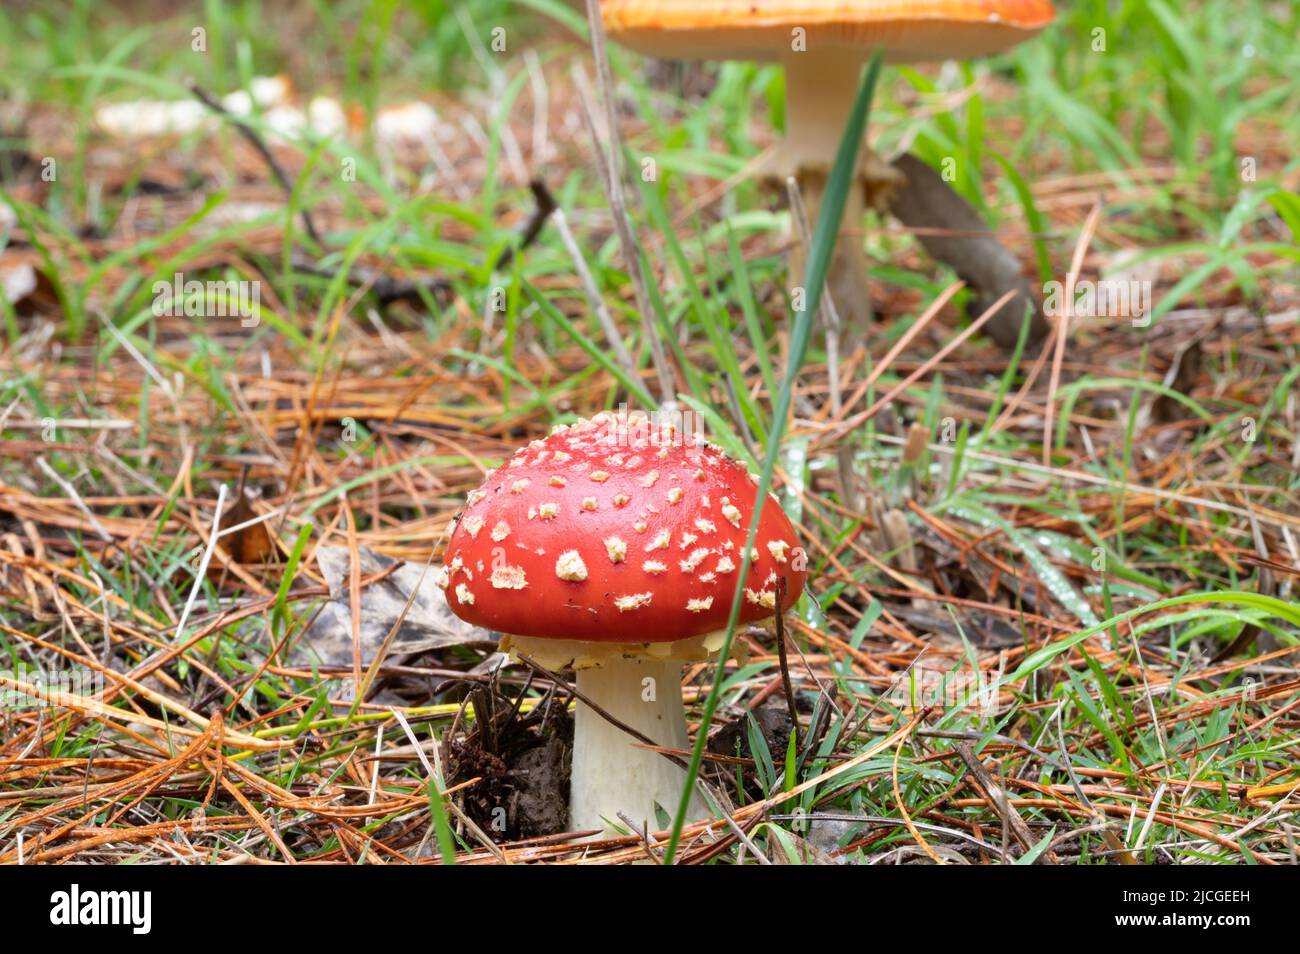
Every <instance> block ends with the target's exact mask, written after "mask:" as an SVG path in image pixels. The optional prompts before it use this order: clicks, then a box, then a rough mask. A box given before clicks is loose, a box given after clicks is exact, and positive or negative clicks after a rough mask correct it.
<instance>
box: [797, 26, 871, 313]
mask: <svg viewBox="0 0 1300 954" xmlns="http://www.w3.org/2000/svg"><path fill="white" fill-rule="evenodd" d="M861 72H862V59H861V57H860V56H858V55H856V54H853V53H848V52H838V51H826V50H819V51H808V52H802V53H791V54H790V55H789V56H787V57H786V60H785V141H784V143H783V144H782V153H781V156H782V160H783V166H784V168H785V169H786V170H787V171H789V172H793V174H794V176H795V178H796V180H797V181H798V183H799V190H800V192H801V193H802V194H803V199H804V204H805V205H806V206H807V208H808V226H809V229H810V230H814V229H815V227H816V223H817V216H818V214H819V213H820V211H821V204H822V198H823V197H824V195H825V192H826V182H827V180H828V179H829V177H830V171H831V167H832V166H833V165H834V164H835V153H836V151H837V150H838V149H839V145H840V137H841V136H843V134H844V127H845V124H846V123H847V122H848V118H849V112H850V110H851V109H852V107H853V100H854V97H855V96H856V95H857V91H858V81H859V77H860V75H861ZM858 162H859V165H858V168H857V169H855V170H854V171H855V172H858V171H860V170H861V167H862V160H861V157H860V156H859V160H858ZM873 165H874V164H873ZM865 211H866V206H865V201H864V198H863V190H862V189H861V188H859V183H858V181H857V176H856V175H855V177H854V182H853V187H852V188H850V189H849V192H848V195H847V196H846V197H845V200H844V218H843V220H842V224H841V233H840V236H839V240H838V241H837V242H836V243H835V253H834V256H833V257H832V258H831V265H830V271H829V272H828V273H827V279H826V287H827V291H828V292H829V293H830V296H831V300H832V301H834V303H835V308H836V310H837V311H838V312H839V314H840V319H841V321H842V326H843V332H844V333H846V334H849V335H853V336H857V335H861V334H864V333H865V332H866V330H867V327H868V325H869V324H870V322H871V299H870V296H869V293H868V290H867V257H866V254H865V253H864V252H863V250H862V238H861V236H858V235H852V234H848V235H846V234H844V233H845V232H852V231H856V230H857V229H860V228H861V227H862V219H863V214H864V213H865ZM807 255H808V249H807V247H806V245H805V243H803V242H802V241H797V240H796V242H795V245H794V250H793V251H792V252H791V255H790V277H791V281H792V282H795V283H798V282H801V281H803V276H804V266H805V264H806V262H807Z"/></svg>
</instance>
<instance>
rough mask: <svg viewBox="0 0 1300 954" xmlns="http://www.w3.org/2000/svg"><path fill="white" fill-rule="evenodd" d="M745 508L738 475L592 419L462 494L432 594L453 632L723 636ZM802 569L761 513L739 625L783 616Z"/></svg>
mask: <svg viewBox="0 0 1300 954" xmlns="http://www.w3.org/2000/svg"><path fill="white" fill-rule="evenodd" d="M756 498H757V487H756V486H755V481H754V479H753V478H752V477H751V475H750V473H749V471H748V469H747V468H746V467H745V465H744V464H742V463H740V462H738V461H735V460H732V459H731V458H729V457H728V456H727V455H726V454H725V453H724V452H723V451H722V450H721V449H720V448H718V447H715V446H713V445H711V444H708V443H706V442H705V441H704V440H703V439H702V438H700V437H698V435H692V434H685V435H684V434H682V433H681V432H680V431H679V430H676V429H675V428H673V427H671V426H657V425H654V424H651V423H650V422H649V421H648V420H647V419H645V418H633V419H632V420H631V421H628V419H627V418H621V417H617V416H615V415H613V414H602V415H597V416H596V417H594V418H592V419H591V420H589V421H579V422H578V423H576V424H574V425H572V426H567V427H564V426H561V427H558V428H556V429H555V430H553V431H552V432H551V434H550V436H548V437H546V438H544V439H542V440H536V441H533V442H532V443H531V444H529V445H528V446H527V447H525V448H523V449H521V450H520V451H518V452H517V453H516V454H515V455H514V456H513V457H512V458H511V459H510V460H509V461H508V462H507V464H506V465H505V466H503V467H501V468H500V469H499V470H497V471H495V472H493V473H492V474H490V475H489V476H488V479H487V480H486V481H485V482H484V484H483V485H482V486H481V487H480V488H479V489H478V490H475V491H473V492H471V493H470V495H469V502H468V505H467V506H466V508H465V510H464V512H463V513H462V514H461V515H460V517H459V519H458V520H457V521H456V525H455V529H454V530H453V532H452V534H451V539H450V541H449V542H448V545H447V551H446V554H445V555H444V558H443V559H444V564H443V573H442V574H441V578H440V580H439V582H440V583H441V584H442V585H443V586H444V587H445V588H446V591H447V604H448V606H450V607H451V610H452V612H454V613H455V614H456V615H457V616H459V617H460V618H461V619H464V620H467V621H469V622H471V623H476V624H478V625H480V626H485V627H489V628H492V629H496V630H498V631H500V632H503V633H509V634H511V635H513V636H532V637H540V638H548V639H575V640H584V641H587V642H620V643H657V642H670V641H674V640H679V639H686V638H689V637H693V636H699V635H702V634H704V633H709V632H712V631H715V630H718V629H722V628H723V627H725V626H726V623H727V618H728V616H729V614H730V610H731V601H732V594H733V593H734V592H735V585H736V581H737V578H738V574H739V573H740V568H741V564H742V560H743V555H744V545H745V540H746V538H747V536H748V532H749V525H750V520H751V519H752V517H753V514H754V507H755V505H756ZM804 562H805V561H804V554H803V551H802V550H800V549H799V546H798V539H797V537H796V536H795V531H794V527H793V526H792V525H791V524H790V521H789V519H788V518H787V517H786V515H785V514H784V513H783V512H782V510H781V508H780V506H778V505H777V504H776V503H775V501H774V500H773V499H771V498H769V499H767V500H766V501H765V502H764V506H763V510H762V516H761V517H760V521H759V525H758V536H757V537H756V539H755V545H754V553H753V561H752V563H751V566H750V570H749V574H748V575H747V577H746V579H745V584H744V586H745V598H744V602H743V604H742V609H741V615H740V620H741V622H750V621H753V620H757V619H761V618H763V617H766V616H771V615H773V614H774V613H776V612H779V611H781V610H784V609H786V608H788V607H789V606H790V605H791V604H793V603H794V601H795V600H796V599H798V597H799V594H800V592H802V590H803V585H804V578H805V575H806V573H805V569H804ZM782 580H783V581H784V585H783V587H782V586H780V585H779V581H782ZM782 592H783V597H782V598H781V601H780V602H781V605H780V607H779V609H778V606H777V602H778V593H782Z"/></svg>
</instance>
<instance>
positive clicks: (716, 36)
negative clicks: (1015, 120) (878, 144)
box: [601, 0, 1055, 62]
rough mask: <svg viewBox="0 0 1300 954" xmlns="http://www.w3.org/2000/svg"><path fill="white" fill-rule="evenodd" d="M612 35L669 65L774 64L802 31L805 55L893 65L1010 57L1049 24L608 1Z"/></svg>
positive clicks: (988, 13) (999, 6) (989, 6)
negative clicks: (834, 54)
mask: <svg viewBox="0 0 1300 954" xmlns="http://www.w3.org/2000/svg"><path fill="white" fill-rule="evenodd" d="M601 13H602V15H603V20H604V23H605V30H606V32H607V33H608V34H609V37H610V38H611V39H613V40H616V41H617V42H619V43H621V44H623V45H624V46H627V47H630V48H632V49H634V50H637V51H639V52H641V53H645V54H647V55H650V56H661V57H667V58H670V59H705V60H726V59H733V60H773V59H781V58H782V57H783V56H784V55H785V54H787V53H789V52H791V50H792V46H791V44H792V40H793V37H794V33H793V31H794V30H795V29H796V28H803V30H804V31H805V35H804V40H805V42H806V48H807V50H808V51H809V52H812V51H815V50H818V49H826V48H838V49H861V50H862V51H863V53H864V54H865V53H867V52H869V51H871V50H873V49H880V50H883V51H884V54H885V59H886V60H887V61H889V62H916V61H923V60H943V59H964V58H967V57H973V56H985V55H988V54H991V53H998V52H1001V51H1003V50H1006V49H1009V48H1011V47H1013V46H1015V45H1016V44H1017V43H1020V42H1021V41H1023V40H1026V39H1028V38H1029V37H1031V36H1033V35H1034V34H1035V33H1037V32H1038V31H1039V30H1041V29H1043V27H1045V26H1047V25H1048V24H1049V23H1051V22H1052V19H1053V17H1054V16H1055V11H1053V9H1052V4H1051V3H1050V2H1049V0H856V2H852V0H850V2H845V0H838V2H836V0H604V2H602V3H601Z"/></svg>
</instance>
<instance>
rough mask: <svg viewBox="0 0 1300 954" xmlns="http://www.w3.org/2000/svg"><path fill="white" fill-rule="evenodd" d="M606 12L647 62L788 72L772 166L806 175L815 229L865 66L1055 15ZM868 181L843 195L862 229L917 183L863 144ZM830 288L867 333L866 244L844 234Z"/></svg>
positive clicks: (1028, 3) (805, 1)
mask: <svg viewBox="0 0 1300 954" xmlns="http://www.w3.org/2000/svg"><path fill="white" fill-rule="evenodd" d="M600 6H601V13H602V21H603V23H604V26H605V30H606V32H607V33H608V35H609V37H610V38H611V39H613V40H616V41H617V42H619V43H622V44H623V45H624V46H627V47H630V48H631V49H634V50H636V51H638V52H640V53H644V54H647V55H649V56H657V57H664V58H667V59H678V60H681V59H694V60H727V59H731V60H759V61H767V60H776V61H779V62H780V63H781V64H782V65H783V66H784V68H785V140H784V142H783V143H782V146H781V152H780V155H779V158H778V160H777V164H776V168H775V169H774V170H773V171H775V172H777V173H778V174H779V175H780V176H781V178H782V179H784V177H785V176H787V175H794V176H795V177H796V179H797V180H798V183H799V187H800V191H801V192H802V194H803V196H804V198H805V200H806V203H807V205H808V216H809V220H810V222H815V221H816V219H817V213H818V210H819V209H820V206H821V200H822V195H823V192H824V191H825V187H826V181H827V179H828V178H829V176H830V169H831V166H832V165H833V164H834V162H835V153H836V151H837V150H838V148H839V142H840V137H841V136H842V135H843V133H844V127H845V126H846V125H847V122H848V114H849V110H850V109H851V107H852V105H853V100H854V96H855V94H856V93H857V89H858V79H859V74H860V72H861V68H862V65H863V63H864V62H865V61H866V60H867V59H868V58H869V57H870V56H871V54H872V53H873V52H874V51H876V50H880V51H881V52H882V53H883V54H884V57H885V61H886V62H891V63H900V62H904V63H906V62H919V61H925V60H944V59H964V58H968V57H973V56H984V55H988V54H991V53H998V52H1001V51H1003V50H1006V49H1009V48H1011V47H1013V46H1015V45H1016V44H1017V43H1020V42H1021V41H1022V40H1025V39H1028V38H1029V37H1031V36H1033V35H1034V34H1035V33H1037V32H1038V31H1039V30H1041V29H1042V28H1043V27H1045V26H1047V25H1048V24H1049V23H1051V22H1052V18H1053V16H1054V12H1053V10H1052V5H1051V3H1050V2H1049V0H859V2H856V3H845V2H842V0H802V2H801V0H604V2H603V3H602V4H601V5H600ZM859 177H860V181H861V185H862V188H861V190H856V189H855V190H850V193H849V197H848V198H847V199H846V200H845V207H844V220H843V221H844V226H843V227H844V229H846V230H849V231H852V230H855V229H858V228H860V227H861V223H862V215H863V212H864V211H865V208H866V205H867V204H868V203H870V204H871V205H872V206H874V207H879V208H882V209H883V207H884V203H886V202H888V200H889V197H890V195H891V194H892V193H893V192H895V191H896V190H898V189H901V188H905V187H906V185H907V181H906V178H905V177H904V176H903V175H902V174H901V173H900V172H898V171H897V170H896V169H894V168H893V167H892V166H890V165H889V164H887V163H885V162H884V161H883V160H881V159H879V158H878V157H877V156H876V155H875V154H874V153H872V152H871V151H870V150H869V149H865V148H864V150H863V154H862V157H861V159H860V160H859ZM805 255H806V249H805V248H804V247H803V245H802V243H796V245H795V252H794V254H793V255H792V257H791V262H790V273H791V275H793V276H796V279H799V278H802V275H803V261H804V257H805ZM827 289H828V291H829V292H830V296H831V299H832V300H833V301H834V302H835V305H836V307H837V309H838V310H839V313H840V315H841V316H842V317H843V318H844V321H845V325H846V327H847V328H849V329H852V330H854V331H856V332H859V333H860V332H862V331H865V329H866V325H867V322H868V321H869V320H870V317H871V303H870V299H869V297H868V292H867V260H866V256H865V255H864V253H863V250H862V242H861V240H860V239H858V238H856V237H851V236H844V235H841V236H840V240H839V241H838V242H837V243H836V247H835V254H834V256H833V257H832V259H831V265H830V272H829V273H828V276H827ZM1019 326H1020V322H1019V317H1018V316H1017V320H1016V322H1015V327H1016V329H1019ZM1012 340H1013V341H1014V340H1015V339H1014V334H1013V337H1012Z"/></svg>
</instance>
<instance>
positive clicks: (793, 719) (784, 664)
mask: <svg viewBox="0 0 1300 954" xmlns="http://www.w3.org/2000/svg"><path fill="white" fill-rule="evenodd" d="M784 603H785V578H784V577H782V578H780V579H778V580H777V581H776V605H777V614H776V653H777V658H779V659H780V660H781V685H782V686H783V687H784V689H785V705H786V708H787V709H789V710H790V735H791V737H792V738H793V739H794V750H795V751H796V752H798V751H800V749H799V708H798V705H797V704H796V703H795V698H794V685H793V684H792V683H791V682H790V659H789V657H788V656H787V654H786V651H785V621H784V619H783V618H782V614H781V611H780V607H781V606H783V605H784ZM787 781H789V780H787Z"/></svg>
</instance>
